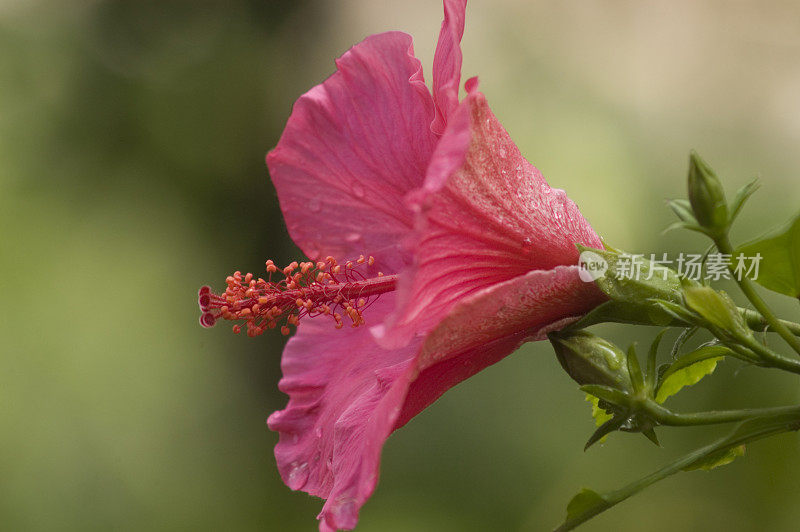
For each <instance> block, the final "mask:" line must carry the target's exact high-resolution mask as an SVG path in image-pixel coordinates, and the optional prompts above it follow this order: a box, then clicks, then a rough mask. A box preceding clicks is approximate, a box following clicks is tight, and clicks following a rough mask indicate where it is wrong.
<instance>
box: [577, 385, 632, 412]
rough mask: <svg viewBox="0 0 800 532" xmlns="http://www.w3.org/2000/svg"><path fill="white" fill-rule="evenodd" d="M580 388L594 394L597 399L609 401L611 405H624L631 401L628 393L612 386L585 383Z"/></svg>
mask: <svg viewBox="0 0 800 532" xmlns="http://www.w3.org/2000/svg"><path fill="white" fill-rule="evenodd" d="M580 389H581V391H582V392H584V393H588V394H589V395H594V396H595V397H597V398H598V399H602V400H603V401H606V402H607V403H611V404H612V405H616V406H621V407H625V406H627V405H628V404H629V403H630V402H631V401H630V400H631V396H630V394H629V393H627V392H623V391H621V390H617V389H616V388H612V387H610V386H603V385H601V384H586V385H584V386H581V388H580Z"/></svg>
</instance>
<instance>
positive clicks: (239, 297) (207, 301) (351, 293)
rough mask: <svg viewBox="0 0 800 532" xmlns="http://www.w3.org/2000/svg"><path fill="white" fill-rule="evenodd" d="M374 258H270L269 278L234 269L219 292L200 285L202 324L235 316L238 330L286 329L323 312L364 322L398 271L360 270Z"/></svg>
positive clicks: (337, 319)
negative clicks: (281, 262)
mask: <svg viewBox="0 0 800 532" xmlns="http://www.w3.org/2000/svg"><path fill="white" fill-rule="evenodd" d="M374 263H375V259H374V258H373V257H371V256H369V257H365V256H364V255H362V256H360V257H359V258H358V260H355V261H347V262H345V263H344V264H339V263H337V261H336V259H334V258H333V257H326V258H325V260H323V261H319V262H300V263H298V262H292V263H291V264H289V265H288V266H286V267H285V268H278V267H277V266H276V265H275V263H274V262H273V261H271V260H268V261H267V262H266V275H265V277H266V278H264V277H256V276H254V275H253V274H252V273H247V274H245V275H242V272H239V271H237V272H234V273H233V275H229V276H228V277H227V278H226V279H225V283H226V284H227V287H226V288H225V291H224V292H222V293H220V294H217V293H214V292H213V291H212V290H211V288H210V287H208V286H203V287H202V288H200V291H199V292H198V298H197V302H198V304H199V306H200V311H201V312H202V314H201V315H200V325H202V326H203V327H213V326H214V325H215V324H216V323H217V321H219V320H220V319H224V320H228V321H233V322H237V323H235V324H234V325H233V332H234V333H237V334H238V333H240V332H241V331H242V327H245V328H246V330H247V335H248V336H259V335H261V334H263V333H264V331H266V330H270V329H276V328H280V331H281V334H283V335H288V334H290V333H291V329H290V327H292V326H294V327H297V325H298V324H299V322H300V320H301V319H302V318H305V317H311V318H313V317H318V316H322V317H327V318H328V319H330V320H331V321H332V322H333V326H334V327H336V328H337V329H341V328H342V327H344V326H345V324H349V325H350V327H359V326H361V325H364V323H365V320H364V314H363V313H364V311H365V310H366V309H367V308H369V306H370V305H372V304H373V303H374V302H375V301H376V300H377V298H378V297H379V296H380V295H381V294H384V293H386V292H392V291H394V290H395V288H396V286H397V276H396V275H383V273H381V272H378V274H377V276H375V277H367V276H365V275H364V272H363V271H362V270H364V269H365V266H372V265H374Z"/></svg>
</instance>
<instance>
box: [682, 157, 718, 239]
mask: <svg viewBox="0 0 800 532" xmlns="http://www.w3.org/2000/svg"><path fill="white" fill-rule="evenodd" d="M689 202H690V203H691V204H692V210H693V211H694V215H695V218H697V221H698V222H700V225H701V226H703V227H704V228H706V229H711V230H713V231H721V230H724V228H725V227H726V226H727V224H728V202H727V201H726V200H725V190H724V189H723V188H722V183H720V181H719V178H718V177H717V175H716V174H715V173H714V170H712V169H711V167H710V166H708V164H706V162H705V161H704V160H703V159H702V158H701V157H700V156H699V155H697V153H696V152H695V151H692V152H691V154H690V155H689Z"/></svg>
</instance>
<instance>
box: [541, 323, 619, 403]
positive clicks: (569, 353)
mask: <svg viewBox="0 0 800 532" xmlns="http://www.w3.org/2000/svg"><path fill="white" fill-rule="evenodd" d="M548 338H549V339H550V343H551V344H552V345H553V349H554V350H555V352H556V357H558V361H559V362H560V363H561V366H562V367H563V368H564V371H566V372H567V373H568V374H569V376H570V377H572V379H573V380H574V381H575V382H577V383H578V384H580V385H581V386H583V385H586V384H600V385H603V386H611V387H613V388H617V389H623V390H630V389H631V384H630V382H631V379H630V376H629V375H628V368H627V364H626V361H625V360H626V359H625V356H626V355H625V353H623V352H622V351H621V350H620V349H619V348H618V347H617V346H615V345H614V344H612V343H611V342H608V341H606V340H604V339H602V338H600V337H599V336H596V335H594V334H592V333H590V332H586V331H584V330H578V331H566V330H565V331H559V332H553V333H550V334H549V335H548Z"/></svg>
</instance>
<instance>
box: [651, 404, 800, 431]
mask: <svg viewBox="0 0 800 532" xmlns="http://www.w3.org/2000/svg"><path fill="white" fill-rule="evenodd" d="M645 410H646V411H647V413H648V414H650V415H651V416H652V417H653V418H654V419H655V420H656V421H658V423H660V424H661V425H667V426H672V427H690V426H697V425H719V424H721V423H733V422H735V421H744V420H745V419H750V418H754V417H763V416H780V415H783V414H791V413H793V412H798V413H800V407H798V406H779V407H775V408H745V409H742V410H714V411H711V412H694V413H691V414H679V413H676V412H672V411H671V410H669V409H667V408H664V407H663V406H661V405H660V404H658V403H655V402H653V401H648V402H647V403H646V404H645Z"/></svg>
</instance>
